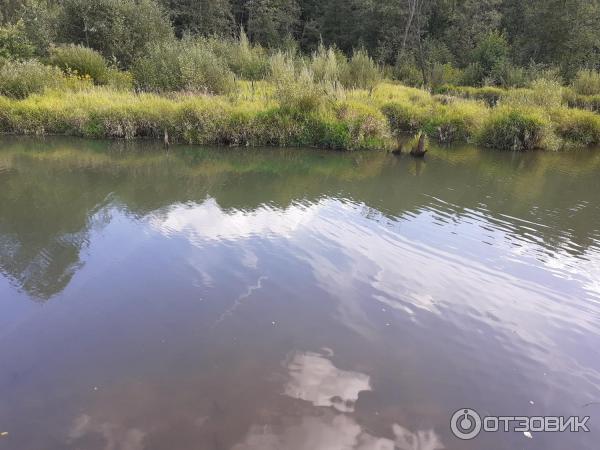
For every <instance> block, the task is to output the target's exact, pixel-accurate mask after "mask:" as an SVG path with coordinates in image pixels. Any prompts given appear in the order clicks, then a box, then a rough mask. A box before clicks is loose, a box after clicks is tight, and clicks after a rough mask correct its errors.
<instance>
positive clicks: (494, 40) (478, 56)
mask: <svg viewBox="0 0 600 450" xmlns="http://www.w3.org/2000/svg"><path fill="white" fill-rule="evenodd" d="M509 52H510V46H509V45H508V41H507V40H506V37H504V35H503V34H502V33H499V32H497V31H491V32H490V33H488V34H487V35H486V36H485V37H484V38H483V39H482V40H481V41H480V42H479V43H478V44H477V46H476V47H475V49H474V50H473V55H472V62H473V63H475V64H478V65H479V67H480V68H481V70H482V74H483V77H484V78H485V77H489V76H491V75H492V71H493V70H494V68H495V67H498V66H499V65H502V64H504V63H506V61H507V59H508V54H509Z"/></svg>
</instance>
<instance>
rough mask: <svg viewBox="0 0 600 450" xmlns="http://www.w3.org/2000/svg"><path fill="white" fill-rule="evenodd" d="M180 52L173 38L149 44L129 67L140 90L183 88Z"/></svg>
mask: <svg viewBox="0 0 600 450" xmlns="http://www.w3.org/2000/svg"><path fill="white" fill-rule="evenodd" d="M180 53H181V47H180V45H179V43H178V42H177V41H173V40H169V41H164V42H159V43H155V44H152V45H151V46H149V47H148V49H147V50H146V52H145V53H144V55H143V56H141V57H140V58H138V59H137V60H136V61H135V62H134V64H133V67H132V69H131V70H132V74H133V78H134V80H135V83H136V84H137V86H138V87H139V88H140V89H142V90H145V91H154V92H164V91H178V90H181V89H183V80H182V76H181V67H180V65H179V56H180Z"/></svg>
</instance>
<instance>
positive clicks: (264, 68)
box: [208, 29, 269, 81]
mask: <svg viewBox="0 0 600 450" xmlns="http://www.w3.org/2000/svg"><path fill="white" fill-rule="evenodd" d="M208 43H209V45H210V47H211V49H212V51H213V52H214V53H215V54H216V55H218V56H219V57H220V58H221V59H223V60H224V61H225V62H226V63H227V65H228V67H229V69H230V70H231V71H232V72H233V73H235V74H236V75H237V76H239V77H240V78H243V79H245V80H253V81H257V80H261V79H264V78H265V77H267V75H268V73H269V57H268V55H267V52H266V51H265V49H264V48H263V47H261V46H260V45H252V44H251V43H250V41H249V40H248V36H247V35H246V33H245V31H244V30H243V29H241V30H240V36H239V39H238V40H237V41H227V40H223V39H210V40H209V41H208Z"/></svg>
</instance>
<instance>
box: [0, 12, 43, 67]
mask: <svg viewBox="0 0 600 450" xmlns="http://www.w3.org/2000/svg"><path fill="white" fill-rule="evenodd" d="M34 52H35V48H34V47H33V45H32V44H31V43H30V42H29V39H28V38H27V34H26V31H25V25H24V24H23V22H22V21H19V22H17V23H16V24H12V25H11V24H8V25H5V26H2V27H0V58H6V59H23V58H30V57H31V56H33V54H34Z"/></svg>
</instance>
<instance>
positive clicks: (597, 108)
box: [563, 88, 600, 113]
mask: <svg viewBox="0 0 600 450" xmlns="http://www.w3.org/2000/svg"><path fill="white" fill-rule="evenodd" d="M563 100H564V102H565V103H566V104H567V105H568V106H569V108H580V109H586V110H588V111H594V112H597V113H600V94H596V95H579V94H577V93H576V92H575V91H574V90H573V89H569V88H566V89H564V90H563Z"/></svg>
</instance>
